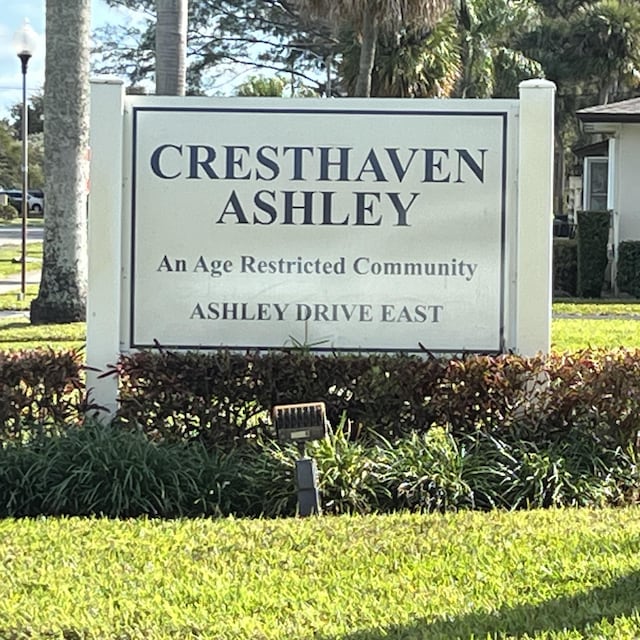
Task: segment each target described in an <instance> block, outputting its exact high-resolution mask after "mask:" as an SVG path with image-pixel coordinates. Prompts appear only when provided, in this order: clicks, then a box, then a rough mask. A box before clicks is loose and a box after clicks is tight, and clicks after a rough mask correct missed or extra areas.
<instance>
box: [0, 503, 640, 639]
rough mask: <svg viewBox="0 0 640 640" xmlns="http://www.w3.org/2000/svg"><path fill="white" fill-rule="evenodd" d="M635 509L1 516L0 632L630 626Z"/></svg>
mask: <svg viewBox="0 0 640 640" xmlns="http://www.w3.org/2000/svg"><path fill="white" fill-rule="evenodd" d="M639 515H640V513H639V511H638V509H621V510H600V511H589V510H565V511H532V512H518V513H501V512H495V513H485V514H482V513H474V512H466V513H458V514H455V515H448V516H437V515H430V516H427V515H406V514H405V515H394V516H370V517H340V518H332V517H326V518H310V519H305V520H297V519H288V520H272V521H269V520H191V521H161V520H154V521H149V520H130V521H117V520H91V519H37V520H20V521H12V520H5V521H1V522H0V537H1V538H2V540H3V545H2V549H1V550H0V556H1V557H2V562H1V563H0V637H3V638H16V639H18V638H20V639H21V638H29V639H38V638H45V637H46V638H53V637H56V638H57V637H59V638H63V637H64V638H101V639H116V638H128V639H129V640H143V639H144V640H160V639H163V640H164V639H169V638H171V639H174V638H181V639H182V638H200V639H214V638H215V639H216V640H231V639H233V640H244V639H246V640H257V639H260V640H270V639H278V640H282V639H285V638H286V639H290V638H291V639H294V640H304V639H307V638H309V639H311V638H315V639H316V640H317V639H321V640H337V639H338V638H340V639H347V640H381V639H382V638H398V639H400V638H403V639H406V640H412V639H413V640H428V639H431V638H443V639H447V640H451V639H453V638H469V639H471V638H516V637H517V638H523V639H524V638H548V639H554V640H555V639H560V638H562V639H578V638H593V639H596V638H599V639H600V638H619V639H620V640H622V639H623V638H624V639H630V638H634V637H638V635H640V613H639V609H638V600H637V595H638V593H640V518H639V517H638V516H639Z"/></svg>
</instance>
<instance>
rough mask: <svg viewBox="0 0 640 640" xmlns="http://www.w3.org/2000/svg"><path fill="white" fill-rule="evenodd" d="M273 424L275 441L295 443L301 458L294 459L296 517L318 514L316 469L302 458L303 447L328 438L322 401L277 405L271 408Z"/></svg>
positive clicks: (303, 454) (312, 462) (318, 501)
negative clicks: (296, 501)
mask: <svg viewBox="0 0 640 640" xmlns="http://www.w3.org/2000/svg"><path fill="white" fill-rule="evenodd" d="M273 422H274V424H275V427H276V433H277V435H278V440H280V442H285V443H286V442H291V443H295V444H296V445H298V450H299V451H300V459H299V460H296V487H297V490H298V515H300V516H310V515H320V514H321V513H322V505H321V503H320V490H319V486H318V466H317V465H316V461H315V460H314V459H313V458H309V457H308V456H306V455H305V444H306V443H307V442H309V441H310V440H320V439H322V438H324V437H325V436H326V435H327V429H328V427H329V422H328V420H327V410H326V407H325V404H324V402H306V403H302V404H283V405H278V406H276V407H274V408H273Z"/></svg>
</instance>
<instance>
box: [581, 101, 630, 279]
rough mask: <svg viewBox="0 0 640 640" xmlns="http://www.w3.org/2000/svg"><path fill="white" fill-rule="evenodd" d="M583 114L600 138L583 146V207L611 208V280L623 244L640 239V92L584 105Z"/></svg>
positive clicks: (585, 122)
mask: <svg viewBox="0 0 640 640" xmlns="http://www.w3.org/2000/svg"><path fill="white" fill-rule="evenodd" d="M577 116H578V119H579V121H580V123H581V126H582V129H583V131H584V132H585V133H590V134H593V135H594V136H595V138H596V141H595V142H594V143H593V144H592V145H589V147H583V148H582V149H581V150H580V155H581V156H583V175H582V203H581V204H582V207H581V208H582V209H585V210H609V211H611V214H612V215H611V236H610V238H611V243H610V244H611V246H610V257H611V274H610V275H611V283H612V285H613V288H615V278H616V272H617V269H616V267H617V257H618V245H619V244H620V242H623V241H625V240H640V98H632V99H630V100H623V101H622V102H613V103H611V104H604V105H598V106H596V107H589V108H587V109H581V110H580V111H578V112H577Z"/></svg>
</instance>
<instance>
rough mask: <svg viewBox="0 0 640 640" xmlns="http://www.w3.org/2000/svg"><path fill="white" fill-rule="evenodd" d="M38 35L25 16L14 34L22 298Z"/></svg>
mask: <svg viewBox="0 0 640 640" xmlns="http://www.w3.org/2000/svg"><path fill="white" fill-rule="evenodd" d="M37 39H38V36H37V34H36V32H35V31H34V30H33V28H32V27H31V25H30V24H29V21H28V20H27V19H26V18H25V20H24V22H23V24H22V27H20V29H18V31H16V33H15V35H14V36H13V45H14V47H15V50H16V53H17V54H18V58H20V62H21V63H22V252H21V261H20V262H21V272H20V299H21V300H24V299H25V296H26V290H27V282H26V281H27V213H28V212H29V153H28V147H27V144H28V133H29V115H28V108H27V67H28V65H29V60H30V59H31V56H32V55H33V50H34V49H35V47H36V42H37Z"/></svg>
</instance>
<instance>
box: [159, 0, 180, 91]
mask: <svg viewBox="0 0 640 640" xmlns="http://www.w3.org/2000/svg"><path fill="white" fill-rule="evenodd" d="M187 12H188V1H187V0H156V17H157V21H156V94H158V95H161V96H183V95H184V92H185V84H186V69H187Z"/></svg>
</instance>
